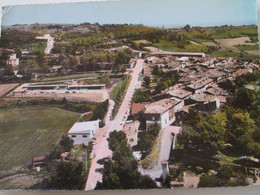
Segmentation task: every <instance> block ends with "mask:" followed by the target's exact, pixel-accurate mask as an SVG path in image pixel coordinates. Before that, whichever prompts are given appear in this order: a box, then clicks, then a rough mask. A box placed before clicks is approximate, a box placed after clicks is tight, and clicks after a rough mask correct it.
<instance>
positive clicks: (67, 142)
mask: <svg viewBox="0 0 260 195" xmlns="http://www.w3.org/2000/svg"><path fill="white" fill-rule="evenodd" d="M73 142H74V141H73V140H72V139H71V138H70V137H68V136H67V135H64V136H62V138H61V141H60V146H62V147H63V149H64V152H69V151H70V150H71V148H73Z"/></svg>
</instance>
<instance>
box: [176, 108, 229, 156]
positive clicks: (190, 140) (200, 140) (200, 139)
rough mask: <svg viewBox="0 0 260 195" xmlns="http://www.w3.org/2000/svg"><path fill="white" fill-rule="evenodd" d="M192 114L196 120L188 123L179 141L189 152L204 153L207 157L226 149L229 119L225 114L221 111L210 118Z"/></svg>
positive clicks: (209, 116)
mask: <svg viewBox="0 0 260 195" xmlns="http://www.w3.org/2000/svg"><path fill="white" fill-rule="evenodd" d="M192 114H193V117H194V119H196V120H194V119H192V120H191V121H189V122H188V125H187V126H186V127H185V128H184V129H183V131H182V132H181V134H180V135H179V137H178V139H179V140H180V142H181V143H182V144H183V146H184V149H185V150H186V151H188V152H195V151H196V152H198V151H203V153H204V154H207V155H213V154H215V153H216V151H218V150H220V149H222V148H223V147H224V144H225V141H226V140H225V132H226V126H227V117H226V114H225V112H220V111H219V112H217V113H216V114H213V115H208V116H203V115H201V114H196V113H194V112H193V113H192ZM188 118H189V117H188ZM189 124H190V125H189Z"/></svg>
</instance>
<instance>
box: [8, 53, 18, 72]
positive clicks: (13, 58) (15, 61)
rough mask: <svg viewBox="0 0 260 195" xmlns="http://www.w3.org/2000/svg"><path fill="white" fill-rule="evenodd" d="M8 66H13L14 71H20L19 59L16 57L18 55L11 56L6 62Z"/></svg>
mask: <svg viewBox="0 0 260 195" xmlns="http://www.w3.org/2000/svg"><path fill="white" fill-rule="evenodd" d="M6 64H9V65H12V68H13V69H14V70H18V66H19V58H17V57H16V53H12V54H10V56H9V58H8V59H7V60H6Z"/></svg>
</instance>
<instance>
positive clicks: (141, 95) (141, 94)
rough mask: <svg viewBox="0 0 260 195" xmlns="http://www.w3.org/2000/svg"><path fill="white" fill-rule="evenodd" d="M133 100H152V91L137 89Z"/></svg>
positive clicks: (138, 101)
mask: <svg viewBox="0 0 260 195" xmlns="http://www.w3.org/2000/svg"><path fill="white" fill-rule="evenodd" d="M132 101H133V102H134V103H142V102H150V101H152V96H151V92H150V91H149V90H147V91H142V90H141V89H137V90H135V92H134V95H133V99H132Z"/></svg>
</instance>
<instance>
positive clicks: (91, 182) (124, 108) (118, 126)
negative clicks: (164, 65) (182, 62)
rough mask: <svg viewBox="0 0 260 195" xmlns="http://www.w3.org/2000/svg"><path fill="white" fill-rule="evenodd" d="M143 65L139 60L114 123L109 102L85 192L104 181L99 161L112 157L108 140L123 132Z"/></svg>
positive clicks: (111, 106)
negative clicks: (111, 135) (115, 131)
mask: <svg viewBox="0 0 260 195" xmlns="http://www.w3.org/2000/svg"><path fill="white" fill-rule="evenodd" d="M143 63H144V60H143V59H139V60H137V63H136V66H135V68H134V69H133V72H132V74H131V76H132V80H131V82H130V84H129V87H128V89H127V92H126V94H125V97H124V100H123V102H122V104H121V106H120V108H119V110H118V113H117V115H116V117H115V119H114V120H112V121H111V120H110V119H111V115H112V110H113V107H114V102H113V101H112V100H110V101H109V108H108V112H107V116H106V118H105V124H106V125H105V126H104V127H103V128H100V129H98V130H97V132H96V134H95V136H94V139H93V150H92V153H91V158H92V164H91V167H90V171H89V175H88V179H87V183H86V187H85V190H93V189H94V188H95V186H96V183H97V182H98V181H100V182H101V181H102V175H101V174H100V173H99V172H96V169H99V168H102V166H101V165H100V164H98V163H97V161H98V160H99V159H103V158H105V157H112V151H111V150H109V148H108V142H107V138H108V136H109V133H110V132H112V131H114V130H117V131H120V130H123V126H124V124H125V122H126V119H127V117H128V115H129V113H130V106H131V100H132V96H133V94H134V91H135V88H136V86H137V82H138V77H139V74H140V73H141V71H142V68H143Z"/></svg>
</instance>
